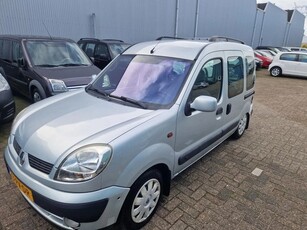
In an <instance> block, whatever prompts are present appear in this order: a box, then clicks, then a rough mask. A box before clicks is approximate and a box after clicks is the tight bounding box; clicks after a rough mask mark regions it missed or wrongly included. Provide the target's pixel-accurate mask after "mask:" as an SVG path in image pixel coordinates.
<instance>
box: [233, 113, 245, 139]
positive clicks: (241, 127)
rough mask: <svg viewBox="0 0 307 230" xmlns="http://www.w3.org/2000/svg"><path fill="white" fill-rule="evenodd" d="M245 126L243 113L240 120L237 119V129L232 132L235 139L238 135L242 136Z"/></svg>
mask: <svg viewBox="0 0 307 230" xmlns="http://www.w3.org/2000/svg"><path fill="white" fill-rule="evenodd" d="M246 126H247V115H246V114H244V115H243V117H241V119H240V121H239V125H238V128H237V130H236V131H235V132H234V134H233V137H234V138H235V139H239V138H240V137H242V136H243V133H244V131H245V129H246Z"/></svg>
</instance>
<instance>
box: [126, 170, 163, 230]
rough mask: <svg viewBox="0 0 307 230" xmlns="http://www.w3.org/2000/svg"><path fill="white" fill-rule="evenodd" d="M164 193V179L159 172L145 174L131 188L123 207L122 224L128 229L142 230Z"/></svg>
mask: <svg viewBox="0 0 307 230" xmlns="http://www.w3.org/2000/svg"><path fill="white" fill-rule="evenodd" d="M162 193H163V179H162V176H161V173H160V172H159V171H157V170H150V171H147V172H145V173H144V174H143V175H141V176H140V177H139V179H137V181H136V182H135V183H134V184H133V186H132V187H131V190H130V192H129V194H128V196H127V199H126V201H125V203H124V205H123V207H122V212H121V222H122V223H121V224H122V225H124V226H123V227H125V228H126V229H131V230H132V229H133V230H134V229H140V228H142V227H143V226H144V225H145V224H147V223H148V222H149V220H150V219H151V218H152V216H153V215H154V213H155V211H156V209H157V207H158V204H159V202H160V200H161V197H162Z"/></svg>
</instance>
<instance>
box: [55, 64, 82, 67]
mask: <svg viewBox="0 0 307 230" xmlns="http://www.w3.org/2000/svg"><path fill="white" fill-rule="evenodd" d="M58 66H65V67H66V66H88V65H87V64H81V63H79V64H76V63H66V64H60V65H58Z"/></svg>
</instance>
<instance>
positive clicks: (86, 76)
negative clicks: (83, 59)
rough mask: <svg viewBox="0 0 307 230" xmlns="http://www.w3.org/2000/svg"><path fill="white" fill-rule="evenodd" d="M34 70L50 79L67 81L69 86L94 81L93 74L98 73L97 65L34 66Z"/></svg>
mask: <svg viewBox="0 0 307 230" xmlns="http://www.w3.org/2000/svg"><path fill="white" fill-rule="evenodd" d="M33 69H34V71H35V72H36V73H37V74H38V75H40V76H44V77H45V78H48V79H58V80H62V81H64V82H65V84H66V86H67V87H73V86H80V85H87V84H89V83H90V82H91V81H92V75H94V74H98V73H99V72H100V69H98V68H97V67H96V66H94V65H91V66H68V67H53V68H50V67H48V68H46V67H34V68H33Z"/></svg>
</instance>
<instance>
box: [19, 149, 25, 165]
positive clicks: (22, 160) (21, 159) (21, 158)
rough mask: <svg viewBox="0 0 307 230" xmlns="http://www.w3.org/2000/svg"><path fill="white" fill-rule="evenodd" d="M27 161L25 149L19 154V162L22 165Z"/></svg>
mask: <svg viewBox="0 0 307 230" xmlns="http://www.w3.org/2000/svg"><path fill="white" fill-rule="evenodd" d="M24 163H25V153H24V152H23V151H21V152H20V154H19V164H20V165H21V166H22V165H23V164H24Z"/></svg>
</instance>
